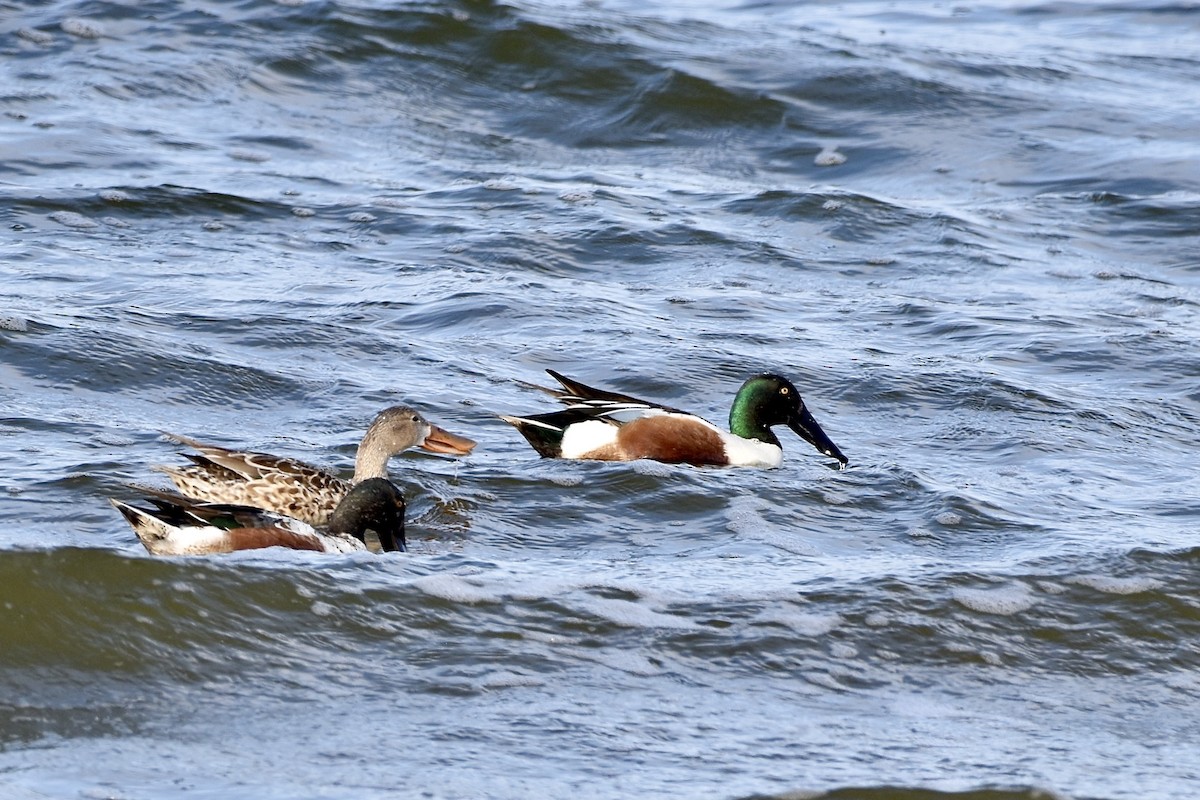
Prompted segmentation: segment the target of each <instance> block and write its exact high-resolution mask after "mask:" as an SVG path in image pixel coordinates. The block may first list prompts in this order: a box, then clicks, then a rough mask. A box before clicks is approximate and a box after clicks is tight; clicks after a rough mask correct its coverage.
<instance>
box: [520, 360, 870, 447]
mask: <svg viewBox="0 0 1200 800" xmlns="http://www.w3.org/2000/svg"><path fill="white" fill-rule="evenodd" d="M547 372H549V373H550V375H551V376H553V377H554V379H555V380H557V381H558V382H559V383H560V384H562V387H563V389H562V391H559V390H554V389H550V390H547V391H549V392H550V393H551V394H553V395H554V396H555V397H557V398H558V399H559V400H560V401H561V402H563V403H565V404H566V406H567V407H566V408H564V409H562V410H559V411H554V412H551V413H548V414H536V415H531V416H525V417H513V416H503V417H501V418H502V419H504V420H505V421H506V422H509V423H510V424H512V425H513V426H515V427H516V429H517V430H519V431H520V432H521V434H522V435H523V436H524V437H525V438H526V439H527V440H528V441H529V443H530V444H531V445H533V448H534V449H535V450H537V452H538V453H539V454H541V455H542V456H543V457H546V458H569V459H595V460H600V461H633V460H635V459H639V458H648V459H652V460H655V461H664V462H667V463H674V464H695V465H697V466H742V467H766V468H771V467H778V466H779V465H780V464H781V463H782V461H783V448H782V447H781V446H780V444H779V440H778V439H777V438H776V437H775V434H774V433H772V432H771V426H773V425H787V426H788V427H789V428H791V429H792V430H793V431H795V432H796V433H797V434H798V435H799V436H800V437H801V438H803V439H804V440H805V441H807V442H809V443H810V444H812V445H813V446H814V447H816V448H817V450H819V451H820V452H822V453H824V454H825V455H828V456H832V457H834V458H836V459H837V460H838V462H839V463H840V464H841V465H842V466H844V465H845V464H846V463H847V459H846V457H845V456H844V455H842V451H841V450H839V449H838V447H837V445H835V444H834V443H833V442H832V441H830V439H829V437H828V436H826V435H825V432H824V431H823V430H822V429H821V426H820V425H818V424H817V421H816V420H815V419H814V418H813V416H812V414H810V413H809V412H808V409H806V408H805V407H804V401H803V400H802V399H801V397H800V393H799V392H798V391H796V387H795V386H793V385H792V384H791V383H790V382H789V381H788V380H787V379H785V378H782V377H780V376H778V375H756V376H755V377H753V378H751V379H749V380H748V381H746V383H744V384H743V385H742V388H741V389H740V390H738V393H737V396H736V397H735V398H734V402H733V407H732V409H731V410H730V412H729V427H730V430H729V431H723V430H721V429H720V428H718V427H717V426H716V425H713V424H712V423H711V422H708V421H707V420H705V419H702V418H700V417H698V416H696V415H694V414H688V413H685V412H683V411H680V410H679V409H676V408H671V407H669V406H664V405H660V404H657V403H652V402H649V401H646V400H639V399H637V398H635V397H630V396H628V395H623V394H616V393H614V392H607V391H604V390H602V389H595V388H592V387H590V386H587V385H585V384H582V383H579V382H578V381H574V380H571V379H570V378H566V377H564V376H563V375H560V374H559V373H557V372H555V371H554V370H547Z"/></svg>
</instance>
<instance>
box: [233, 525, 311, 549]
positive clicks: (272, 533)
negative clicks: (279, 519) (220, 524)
mask: <svg viewBox="0 0 1200 800" xmlns="http://www.w3.org/2000/svg"><path fill="white" fill-rule="evenodd" d="M260 547H290V548H291V549H293V550H316V551H317V552H324V548H322V547H321V543H320V542H318V541H317V540H316V539H314V538H313V537H311V536H301V535H300V534H298V533H293V532H292V531H289V530H284V529H283V528H233V529H232V530H230V531H229V550H230V551H231V552H232V551H233V550H257V549H258V548H260Z"/></svg>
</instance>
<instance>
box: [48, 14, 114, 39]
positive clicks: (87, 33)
mask: <svg viewBox="0 0 1200 800" xmlns="http://www.w3.org/2000/svg"><path fill="white" fill-rule="evenodd" d="M59 27H60V28H62V29H63V32H64V33H69V34H71V35H72V36H78V37H79V38H80V39H99V38H100V37H101V36H103V35H104V29H103V28H102V27H100V26H99V25H97V24H96V23H95V22H90V21H88V20H86V19H80V18H79V17H67V18H66V19H64V20H63V21H62V24H60V25H59Z"/></svg>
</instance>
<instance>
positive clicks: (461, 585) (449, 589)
mask: <svg viewBox="0 0 1200 800" xmlns="http://www.w3.org/2000/svg"><path fill="white" fill-rule="evenodd" d="M413 586H415V587H416V588H418V589H420V590H421V591H422V592H425V594H428V595H433V596H434V597H440V598H442V599H444V600H450V601H453V602H455V603H489V602H490V603H495V602H499V601H500V597H499V596H498V595H497V594H496V593H495V592H489V591H488V590H486V589H484V588H483V587H481V586H479V585H478V584H475V583H470V582H468V581H465V580H463V579H462V578H460V577H459V576H457V575H427V576H425V577H423V578H418V579H417V580H415V581H413Z"/></svg>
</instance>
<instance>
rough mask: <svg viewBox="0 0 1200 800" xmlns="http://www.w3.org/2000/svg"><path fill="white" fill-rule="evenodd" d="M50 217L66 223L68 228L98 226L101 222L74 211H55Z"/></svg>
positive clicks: (62, 223)
mask: <svg viewBox="0 0 1200 800" xmlns="http://www.w3.org/2000/svg"><path fill="white" fill-rule="evenodd" d="M50 219H52V220H54V221H55V222H57V223H58V224H59V225H65V226H67V227H68V228H79V229H85V228H98V227H100V223H98V222H96V221H95V220H91V219H88V218H87V217H85V216H84V215H83V214H79V213H76V212H74V211H55V212H54V213H53V214H51V215H50Z"/></svg>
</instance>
